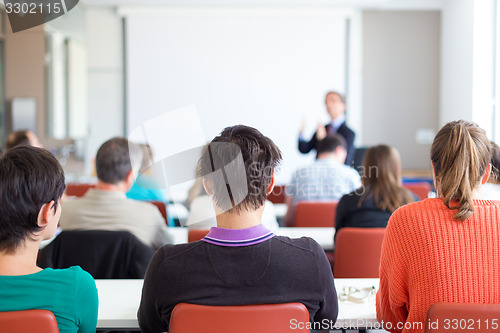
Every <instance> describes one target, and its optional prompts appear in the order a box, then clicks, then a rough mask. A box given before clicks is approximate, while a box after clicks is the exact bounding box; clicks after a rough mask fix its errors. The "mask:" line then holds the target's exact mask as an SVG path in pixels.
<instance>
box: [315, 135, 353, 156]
mask: <svg viewBox="0 0 500 333" xmlns="http://www.w3.org/2000/svg"><path fill="white" fill-rule="evenodd" d="M338 147H342V148H344V149H347V143H346V142H345V139H344V138H343V137H342V136H340V135H339V134H328V135H327V136H326V137H325V138H324V139H323V140H321V141H318V142H317V143H316V151H317V153H318V155H319V154H321V153H333V152H334V151H335V149H337V148H338Z"/></svg>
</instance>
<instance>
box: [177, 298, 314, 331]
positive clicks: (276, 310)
mask: <svg viewBox="0 0 500 333" xmlns="http://www.w3.org/2000/svg"><path fill="white" fill-rule="evenodd" d="M293 320H296V323H297V325H296V326H297V327H296V329H295V328H294V329H292V328H291V325H292V323H293V322H292V321H293ZM294 322H295V321H294ZM300 323H303V325H301V324H300ZM308 323H309V311H308V310H307V308H306V307H305V305H304V304H302V303H282V304H259V305H235V306H212V305H197V304H188V303H179V304H177V305H176V306H175V307H174V309H173V311H172V314H171V317H170V327H169V330H168V332H169V333H198V332H204V333H233V332H238V333H256V332H258V333H285V332H286V333H288V332H297V333H306V332H309V330H308V329H306V326H307V324H308ZM302 326H303V327H302Z"/></svg>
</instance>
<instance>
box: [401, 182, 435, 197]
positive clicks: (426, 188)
mask: <svg viewBox="0 0 500 333" xmlns="http://www.w3.org/2000/svg"><path fill="white" fill-rule="evenodd" d="M403 186H404V187H405V188H406V189H408V190H410V191H412V192H413V193H414V194H415V195H416V196H417V197H419V198H420V200H424V199H427V198H428V197H429V192H430V191H431V190H432V187H431V184H429V183H427V182H421V183H403Z"/></svg>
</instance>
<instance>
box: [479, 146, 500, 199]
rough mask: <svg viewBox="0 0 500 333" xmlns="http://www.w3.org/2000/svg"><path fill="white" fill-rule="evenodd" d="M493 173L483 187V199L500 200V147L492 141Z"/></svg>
mask: <svg viewBox="0 0 500 333" xmlns="http://www.w3.org/2000/svg"><path fill="white" fill-rule="evenodd" d="M490 163H491V173H490V178H489V179H488V182H487V183H486V184H484V185H483V187H482V188H481V199H487V200H500V147H499V146H498V145H497V144H496V143H494V142H493V141H492V142H491V161H490Z"/></svg>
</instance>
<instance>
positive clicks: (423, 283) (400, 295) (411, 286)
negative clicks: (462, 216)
mask: <svg viewBox="0 0 500 333" xmlns="http://www.w3.org/2000/svg"><path fill="white" fill-rule="evenodd" d="M455 212H456V211H454V210H450V209H449V208H447V207H446V206H445V205H444V204H443V200H442V199H426V200H424V201H420V202H416V203H413V204H409V205H406V206H403V207H401V208H400V209H398V210H396V211H395V212H394V213H393V215H392V216H391V218H390V220H389V223H388V225H387V232H386V236H385V239H384V242H383V245H382V255H381V263H380V288H379V291H378V294H377V318H378V319H379V321H381V322H382V321H384V328H385V329H386V330H388V331H390V332H423V331H424V326H423V325H424V321H425V315H426V312H427V309H428V308H429V306H430V305H431V304H433V303H438V302H454V303H500V202H499V201H486V200H474V213H473V215H472V217H470V218H469V219H468V220H466V221H463V222H462V221H457V220H454V219H453V215H454V213H455Z"/></svg>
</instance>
